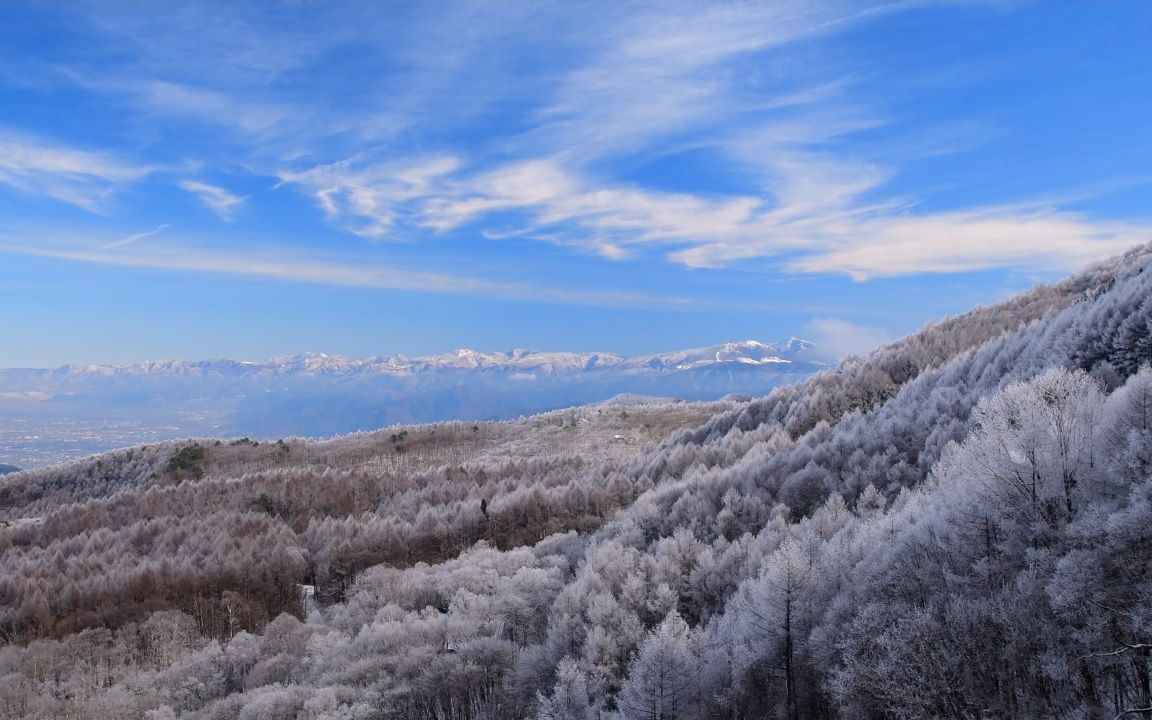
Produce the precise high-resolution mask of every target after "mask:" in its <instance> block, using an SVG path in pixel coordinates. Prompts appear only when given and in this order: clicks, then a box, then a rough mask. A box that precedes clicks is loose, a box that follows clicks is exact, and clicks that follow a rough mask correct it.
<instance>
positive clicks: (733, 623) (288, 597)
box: [0, 248, 1152, 720]
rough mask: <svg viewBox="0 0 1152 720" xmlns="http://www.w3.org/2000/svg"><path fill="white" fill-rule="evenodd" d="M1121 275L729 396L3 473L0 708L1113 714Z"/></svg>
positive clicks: (1116, 697)
mask: <svg viewBox="0 0 1152 720" xmlns="http://www.w3.org/2000/svg"><path fill="white" fill-rule="evenodd" d="M1150 261H1152V249H1150V248H1140V249H1138V250H1136V251H1134V252H1132V253H1129V254H1128V255H1126V256H1125V257H1123V258H1119V259H1117V260H1115V261H1112V262H1110V263H1106V264H1103V265H1101V266H1099V267H1097V268H1093V269H1091V270H1089V271H1087V272H1085V273H1082V274H1080V275H1078V276H1075V277H1073V278H1070V279H1069V280H1067V281H1065V282H1062V283H1058V284H1056V285H1052V286H1043V287H1039V288H1036V289H1034V290H1032V291H1030V292H1028V293H1025V294H1024V295H1022V296H1020V297H1017V298H1014V299H1012V300H1010V301H1008V302H1005V303H1001V304H999V305H997V306H994V307H988V308H978V309H976V310H974V311H972V312H970V313H966V314H964V315H961V316H958V317H956V318H951V319H949V320H946V321H943V322H941V323H937V324H935V325H932V326H929V327H927V328H925V329H923V330H921V331H920V332H917V333H915V334H913V335H911V336H908V337H907V338H904V339H903V340H900V341H897V342H894V343H891V344H890V345H887V346H885V347H883V348H881V349H879V350H877V351H875V352H873V353H871V354H869V355H868V356H866V357H862V358H855V359H851V360H849V361H847V362H844V363H841V364H840V365H838V366H837V367H835V368H833V369H830V370H827V371H824V372H821V373H818V374H817V375H815V376H813V377H811V378H809V379H807V380H805V381H803V382H801V383H796V384H794V385H788V386H784V387H780V388H778V389H776V390H774V391H772V392H771V393H770V394H768V395H767V396H765V397H761V398H757V399H754V400H728V401H724V402H719V403H713V404H710V405H701V404H698V403H685V402H676V403H667V404H663V403H652V402H638V403H630V402H629V399H628V398H622V399H621V400H622V401H623V402H620V403H600V404H597V405H593V406H587V407H578V408H571V409H568V410H564V411H558V412H553V413H548V414H544V415H540V416H535V417H531V418H525V419H522V420H517V421H513V422H492V423H476V424H469V423H440V424H434V425H421V426H409V427H406V428H392V429H390V430H387V431H383V432H376V433H365V434H358V435H351V436H347V437H343V438H339V439H335V440H331V441H327V442H323V443H315V442H306V441H299V440H288V441H286V442H274V443H260V444H254V443H252V442H251V441H232V442H217V441H204V440H201V441H197V442H193V441H182V442H175V441H173V442H167V443H164V444H161V445H157V446H149V447H147V448H135V449H133V450H131V451H120V452H117V453H112V454H106V455H103V456H101V457H99V458H93V459H90V460H87V461H83V462H77V463H73V464H71V465H69V466H67V467H60V468H53V469H46V470H35V471H24V472H22V473H17V474H15V475H10V476H5V477H4V478H3V479H2V480H0V490H4V491H6V492H5V494H4V498H5V501H4V503H3V505H2V506H0V518H2V519H3V520H4V521H5V522H6V523H7V527H5V528H4V529H0V571H2V572H0V631H2V633H3V634H4V635H5V636H7V637H11V638H13V639H14V640H16V641H19V642H23V641H27V640H32V639H34V638H51V637H56V636H62V637H61V639H59V640H40V641H39V642H33V643H31V644H29V645H27V646H26V647H24V646H20V645H12V646H10V647H7V648H3V649H0V701H3V702H8V703H9V705H8V706H7V707H14V708H19V709H20V710H19V712H18V713H13V714H14V716H20V717H29V718H46V717H53V716H60V715H69V716H73V717H80V718H88V717H92V718H97V717H110V716H114V717H123V718H134V719H136V720H159V719H161V718H172V717H181V718H187V719H189V720H191V719H193V718H195V719H203V720H208V719H209V718H212V719H215V718H221V719H223V718H230V719H236V720H240V719H244V720H248V719H249V718H261V719H266V720H299V719H301V718H307V719H308V720H313V719H315V720H319V719H320V718H323V719H324V720H335V718H389V719H391V718H396V719H401V718H404V719H407V718H412V719H414V720H415V719H421V720H425V719H430V718H440V719H443V720H495V719H496V718H514V719H520V718H523V719H524V720H532V719H535V720H557V719H558V718H565V719H575V720H592V719H593V718H605V719H611V720H638V719H640V718H651V717H661V716H662V717H665V718H673V719H675V720H712V719H715V718H724V719H726V720H743V719H745V718H749V717H770V718H771V717H776V718H787V719H792V718H796V719H798V718H806V719H810V720H834V719H839V718H845V719H847V718H857V717H870V718H872V717H874V718H883V719H892V720H896V719H900V720H904V719H909V720H910V719H912V718H922V717H1021V718H1067V719H1068V720H1072V719H1073V718H1084V717H1113V716H1116V715H1117V714H1121V715H1124V714H1132V713H1127V712H1125V711H1126V710H1128V709H1133V710H1136V709H1139V708H1143V707H1147V705H1146V704H1145V703H1146V702H1147V701H1148V700H1149V697H1148V696H1149V694H1150V692H1152V689H1150V688H1149V687H1148V682H1147V678H1148V677H1149V676H1150V675H1149V672H1148V671H1149V670H1150V669H1152V668H1150V666H1149V657H1148V654H1147V653H1144V652H1142V651H1141V649H1142V648H1143V647H1144V646H1146V645H1147V643H1148V638H1147V628H1148V626H1149V620H1150V619H1152V592H1150V589H1152V569H1150V568H1149V567H1148V564H1147V562H1145V561H1146V559H1147V557H1148V534H1147V528H1148V526H1149V525H1150V524H1152V461H1150V460H1149V458H1152V453H1150V451H1149V449H1150V448H1152V371H1149V370H1146V369H1145V370H1141V367H1142V366H1146V365H1147V364H1148V363H1149V362H1152V345H1150V344H1149V341H1148V337H1149V333H1148V330H1147V328H1148V327H1150V326H1152V303H1150V302H1149V300H1148V299H1149V297H1152V273H1150V272H1147V269H1148V267H1149V263H1150ZM1020 478H1027V479H1029V482H1028V483H1025V484H1020V483H1018V482H1017V481H1018V480H1019V479H1020ZM60 558H67V560H66V561H61V560H60ZM297 583H306V584H308V585H309V586H314V587H315V588H316V593H317V597H319V598H320V604H319V606H313V605H309V604H308V603H306V602H305V601H304V600H303V599H302V596H301V595H300V594H299V593H298V591H297V588H296V584H297ZM158 610H159V612H157V611H158ZM282 612H283V613H285V614H280V615H279V616H278V617H277V613H282ZM85 628H88V630H87V631H85V632H78V631H81V630H83V629H85ZM107 657H115V658H117V662H116V663H107V662H105V661H103V660H101V661H100V662H96V660H97V659H100V658H107ZM77 658H93V661H92V662H88V661H84V662H79V661H77Z"/></svg>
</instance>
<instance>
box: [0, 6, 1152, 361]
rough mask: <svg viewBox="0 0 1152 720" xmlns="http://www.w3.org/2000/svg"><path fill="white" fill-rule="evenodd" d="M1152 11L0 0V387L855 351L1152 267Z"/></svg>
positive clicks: (1148, 8)
mask: <svg viewBox="0 0 1152 720" xmlns="http://www.w3.org/2000/svg"><path fill="white" fill-rule="evenodd" d="M1148 37H1152V6H1150V5H1149V4H1147V3H1139V2H1130V3H1120V2H1117V3H1106V4H1097V3H1072V2H1067V3H1063V2H1061V3H992V2H981V3H962V2H949V3H876V4H870V3H864V2H852V3H845V4H839V3H835V2H823V3H810V2H804V3H795V4H793V3H788V2H774V3H756V4H751V3H750V4H740V3H714V4H705V3H695V4H689V3H676V2H672V3H643V2H629V3H607V2H579V3H572V2H569V3H555V4H549V3H539V2H533V3H528V2H523V3H512V2H484V3H450V2H435V3H393V4H389V3H363V2H353V3H347V4H333V3H323V4H321V3H285V4H272V3H196V4H187V5H180V4H176V3H156V4H145V3H126V4H117V3H115V2H93V3H90V4H86V3H39V4H21V3H4V4H0V334H2V336H3V338H4V339H3V342H0V366H52V365H58V364H62V363H65V362H112V363H126V362H134V361H139V360H145V359H160V358H207V357H233V358H265V357H271V356H275V355H282V354H293V353H297V352H304V351H313V352H329V353H340V354H346V355H353V356H374V355H387V354H393V353H407V354H427V353H435V352H443V351H447V350H450V349H452V348H455V347H461V346H470V347H476V348H479V349H483V350H499V349H509V348H512V347H530V348H536V349H544V350H549V349H565V350H608V351H616V352H621V353H626V354H634V353H642V352H654V351H661V350H670V349H675V348H680V347H688V346H695V345H704V344H710V343H715V342H721V341H725V340H735V339H745V338H757V339H764V340H771V339H782V338H785V337H788V336H789V335H799V336H808V337H812V338H814V339H816V340H817V341H818V342H823V343H825V344H826V345H828V346H829V347H834V348H835V349H836V350H837V351H850V350H855V349H861V348H864V347H867V346H868V345H870V344H874V343H875V342H878V341H879V340H880V339H883V338H885V337H895V336H898V335H900V334H903V333H906V332H908V331H910V330H913V329H915V328H917V327H919V326H920V325H922V324H924V323H925V322H929V321H931V320H935V319H938V318H940V317H942V316H944V315H948V314H955V313H959V312H963V311H964V310H966V309H969V308H971V307H973V306H974V305H977V304H982V303H991V302H995V301H997V300H1000V299H1003V298H1005V297H1007V296H1009V295H1011V294H1013V293H1015V292H1018V291H1020V290H1022V289H1024V288H1027V287H1029V286H1030V285H1032V284H1034V283H1036V282H1042V281H1049V280H1053V279H1056V278H1059V277H1061V276H1062V275H1064V274H1067V273H1068V272H1071V271H1073V270H1075V269H1077V268H1080V267H1083V266H1084V265H1086V264H1088V263H1090V262H1092V261H1094V260H1097V259H1101V258H1105V257H1108V256H1110V255H1114V254H1116V253H1118V252H1121V251H1123V250H1124V249H1126V248H1128V247H1130V246H1132V245H1134V244H1136V243H1140V242H1147V241H1150V240H1152V212H1150V210H1149V203H1148V199H1149V192H1150V190H1152V162H1150V161H1152V133H1150V132H1149V131H1148V118H1149V117H1152V85H1150V83H1149V80H1148V77H1147V71H1148V68H1149V67H1152V44H1149V43H1148V41H1147V38H1148Z"/></svg>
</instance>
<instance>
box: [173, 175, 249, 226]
mask: <svg viewBox="0 0 1152 720" xmlns="http://www.w3.org/2000/svg"><path fill="white" fill-rule="evenodd" d="M180 187H181V189H183V190H186V191H187V192H190V193H192V194H193V195H195V196H197V197H199V198H200V201H201V202H203V203H204V204H205V205H207V206H208V207H209V208H211V209H212V212H214V213H216V214H217V215H219V216H220V219H221V220H225V221H231V220H232V219H233V218H234V217H235V215H236V211H237V210H239V209H240V206H241V205H243V204H244V201H245V200H247V199H248V197H247V196H241V195H236V194H235V193H232V192H230V191H228V190H225V189H224V188H222V187H219V186H217V185H209V184H208V183H205V182H199V181H197V180H182V181H180Z"/></svg>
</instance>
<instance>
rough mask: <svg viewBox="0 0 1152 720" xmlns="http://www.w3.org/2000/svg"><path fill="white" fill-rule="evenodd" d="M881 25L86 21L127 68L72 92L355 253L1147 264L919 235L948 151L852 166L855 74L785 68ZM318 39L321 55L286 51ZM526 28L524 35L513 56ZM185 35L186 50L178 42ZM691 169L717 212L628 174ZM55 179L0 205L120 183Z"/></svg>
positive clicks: (236, 12) (614, 17) (522, 13)
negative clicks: (926, 165) (715, 178)
mask: <svg viewBox="0 0 1152 720" xmlns="http://www.w3.org/2000/svg"><path fill="white" fill-rule="evenodd" d="M905 6H906V4H904V3H887V2H876V3H858V2H846V3H840V2H828V3H805V2H795V3H793V2H776V3H759V4H757V3H750V4H693V5H683V6H677V8H676V11H675V12H668V9H667V8H666V7H665V6H663V5H661V4H649V3H628V4H618V5H612V6H608V5H597V6H595V7H594V8H589V7H587V6H583V5H581V4H563V5H548V6H546V7H542V8H532V9H525V8H517V9H510V8H505V9H504V11H502V12H501V13H494V12H491V11H490V10H489V9H488V8H487V7H486V6H485V5H484V4H479V3H477V4H469V3H459V4H455V5H453V6H452V8H451V9H439V10H437V11H436V12H437V13H438V14H437V17H436V19H437V21H438V22H436V23H430V22H423V21H422V20H427V18H424V17H422V16H421V15H420V13H422V12H425V10H423V9H421V8H417V7H415V6H413V7H410V8H406V9H405V10H404V11H400V10H397V11H396V12H397V13H399V14H400V15H401V16H403V17H402V18H401V19H400V20H399V21H398V22H396V23H390V24H388V27H387V28H384V27H382V24H381V23H371V22H357V20H362V19H363V18H362V17H361V16H362V15H371V14H372V10H371V9H370V8H367V7H365V8H357V7H356V6H354V5H353V6H341V7H340V8H334V9H325V8H322V7H319V6H315V7H308V8H303V9H300V10H299V12H300V13H301V14H300V15H298V16H295V17H294V20H293V21H292V22H283V23H282V22H279V21H273V22H270V23H268V25H269V27H267V28H262V31H261V32H259V33H255V32H253V27H254V23H256V22H266V21H268V18H267V16H266V15H263V14H260V13H250V12H249V11H248V10H247V9H245V8H244V7H236V8H228V9H226V10H221V11H220V12H219V13H217V10H218V9H215V8H214V9H213V11H212V13H211V16H209V15H207V14H206V13H205V12H204V11H203V10H201V9H198V8H197V7H195V6H194V5H193V6H181V8H180V9H179V11H178V13H179V14H180V15H181V24H171V23H169V24H164V27H162V28H159V29H157V28H156V27H155V23H151V22H150V21H149V20H148V18H146V17H131V18H123V17H119V16H120V15H122V13H117V14H116V16H115V17H113V16H112V14H110V13H107V12H104V11H102V10H100V9H99V8H95V9H92V10H91V11H90V12H91V13H92V14H94V15H96V16H97V20H98V22H97V25H98V26H99V27H100V28H102V29H104V30H106V31H107V33H108V37H111V38H113V39H114V40H115V41H116V42H118V43H121V42H122V43H127V44H128V45H130V46H131V47H132V48H133V52H135V53H136V56H137V62H134V63H132V64H130V65H129V66H128V67H127V68H123V69H121V75H120V76H117V77H113V75H116V74H115V73H102V74H101V77H100V78H99V79H93V78H91V77H89V76H87V75H84V74H82V73H74V81H75V82H77V83H79V84H81V85H84V86H85V87H88V88H91V89H93V90H94V91H99V92H106V93H110V94H114V95H115V94H119V95H121V96H125V97H128V98H130V103H132V104H134V107H135V108H136V109H137V110H140V109H143V111H144V113H145V114H146V115H149V116H152V115H163V116H164V117H165V118H177V119H184V120H188V121H193V122H200V123H210V124H213V125H216V126H219V127H224V128H227V129H231V130H232V131H234V134H235V136H236V137H237V138H239V139H240V140H239V141H238V142H237V143H236V145H235V147H237V148H243V149H242V150H240V151H239V152H241V153H242V154H243V155H244V156H243V157H242V158H239V159H238V161H239V162H240V163H241V164H242V165H243V167H245V168H248V169H250V170H251V171H252V172H254V173H256V174H264V175H271V176H276V177H278V178H279V179H280V180H281V184H282V186H284V187H289V188H293V189H295V190H296V191H299V192H302V193H304V194H305V195H306V197H308V198H309V200H310V201H311V202H313V203H315V205H316V206H317V207H318V208H319V209H320V211H321V212H322V213H323V214H324V216H325V217H326V218H327V219H328V220H329V221H330V222H331V223H332V224H333V225H335V226H338V227H340V228H342V229H345V230H347V231H350V232H352V233H355V234H357V235H360V236H362V237H365V238H368V239H372V240H381V239H404V240H415V239H419V238H422V237H426V236H428V235H430V234H431V235H435V234H449V233H453V232H459V231H463V230H467V231H470V232H474V233H475V234H477V235H481V236H485V237H488V238H494V239H496V238H506V237H517V238H521V239H524V240H529V241H537V242H544V243H551V244H556V245H562V246H564V247H567V248H574V249H577V250H579V251H582V252H586V253H590V254H594V255H598V256H600V257H604V258H606V259H610V260H615V261H625V260H629V259H636V258H645V257H648V256H656V257H663V258H665V259H666V260H667V261H669V262H672V263H676V264H679V265H683V266H688V267H692V268H722V267H727V266H733V265H753V264H754V265H756V266H757V267H764V266H772V267H776V268H781V269H784V270H786V271H789V272H793V273H839V274H847V275H850V276H851V277H854V278H857V279H867V278H872V277H881V276H895V275H907V274H917V273H952V272H963V271H969V270H978V269H986V268H1000V267H1011V268H1017V269H1024V270H1055V269H1060V270H1064V269H1069V268H1074V267H1076V266H1079V265H1081V264H1083V263H1085V262H1087V261H1090V260H1092V259H1095V258H1099V257H1101V256H1104V255H1108V254H1111V253H1114V252H1117V251H1119V250H1122V249H1124V248H1125V247H1127V246H1129V245H1131V244H1135V243H1137V242H1145V241H1148V240H1152V225H1149V224H1145V223H1141V222H1119V221H1113V220H1100V219H1097V218H1094V217H1092V216H1090V215H1088V214H1084V213H1077V212H1075V211H1073V210H1070V209H1068V207H1069V205H1068V204H1067V203H1053V204H1051V205H1049V206H1046V207H1040V208H1036V207H1025V206H1022V205H1018V204H1017V205H1001V206H996V207H986V206H972V207H953V208H952V209H950V210H947V211H940V210H927V209H925V208H926V207H927V205H926V204H924V203H922V202H921V199H920V198H919V197H911V196H909V195H908V194H907V192H894V191H893V190H891V187H892V185H893V182H892V181H893V180H894V179H896V178H898V177H899V176H900V173H901V170H902V162H905V161H906V160H907V158H908V157H911V156H913V155H916V156H923V155H926V154H937V153H940V152H947V148H941V147H938V145H939V144H943V145H950V143H953V142H954V143H956V144H958V145H964V144H965V143H971V142H973V141H972V140H971V138H972V137H973V135H974V133H972V132H968V128H966V129H965V132H964V133H962V134H958V135H957V137H956V139H955V140H954V141H949V142H943V141H939V142H936V141H934V142H932V143H926V141H925V137H926V136H928V135H931V134H932V133H931V132H930V130H923V131H921V137H918V138H913V139H910V140H909V141H908V147H907V148H905V150H904V156H903V157H902V156H901V153H900V152H892V149H893V147H894V146H898V145H899V141H898V140H892V139H891V138H888V139H887V140H885V146H884V149H883V152H871V153H870V152H868V146H867V145H866V144H864V143H859V144H855V143H852V142H851V141H852V140H854V139H857V138H859V137H860V135H861V134H862V131H868V130H877V129H884V128H888V127H890V126H891V125H893V124H894V118H892V117H890V116H889V114H888V113H889V112H890V109H889V108H886V107H885V106H884V105H883V99H882V98H877V97H872V96H869V95H866V94H865V93H862V92H859V91H858V90H859V88H858V87H857V85H858V83H860V82H861V78H860V77H859V76H858V75H857V74H856V73H858V72H864V71H862V70H859V69H855V68H851V67H844V66H841V65H838V64H836V63H835V62H834V61H827V60H823V61H822V60H821V58H823V57H824V55H822V54H821V53H820V52H818V51H815V50H813V48H812V46H811V45H805V43H808V42H809V41H811V40H813V39H818V38H826V37H827V36H829V35H831V34H833V33H836V32H840V31H841V30H843V29H846V28H850V27H853V26H854V25H856V24H859V23H862V22H865V21H868V20H870V19H872V18H874V17H877V16H879V15H882V14H884V13H890V12H897V11H899V10H900V9H901V8H903V7H905ZM326 13H329V14H326ZM217 15H219V17H217ZM337 19H338V20H339V22H335V20H337ZM321 22H322V23H323V24H324V25H325V26H326V27H332V28H333V32H332V33H330V34H327V33H326V34H323V36H320V35H319V34H316V33H310V32H307V31H306V30H307V28H308V26H309V25H310V24H311V25H315V24H320V23H321ZM526 23H532V24H533V25H532V26H533V27H534V28H537V29H540V30H541V32H539V33H533V34H527V33H518V32H517V28H520V27H524V26H526V25H525V24H526ZM185 26H194V27H198V28H202V29H203V30H204V32H203V33H198V34H196V36H195V38H194V39H193V38H192V37H191V36H186V34H185V33H183V30H182V28H183V27H185ZM565 27H567V28H568V29H567V30H565V29H563V28H565ZM173 28H180V30H174V29H173ZM381 33H383V35H381ZM193 44H196V45H197V47H193V46H192V45H193ZM199 44H207V45H208V46H209V47H211V48H212V49H213V52H211V53H205V52H200V50H202V48H200V47H198V45H199ZM349 49H355V50H356V52H355V53H349V52H348V51H349ZM542 49H543V50H547V51H548V52H540V51H541V50H542ZM334 57H340V58H344V59H343V60H342V62H346V63H358V62H362V63H364V64H365V67H367V66H369V65H371V66H373V67H377V66H378V67H379V73H378V74H374V75H372V76H371V78H372V79H371V80H369V81H363V82H362V81H360V80H358V81H357V83H358V84H357V86H356V87H355V88H350V87H348V86H347V85H343V86H341V87H339V88H338V94H339V97H340V98H341V102H340V103H337V104H332V103H328V102H324V100H325V99H327V98H328V93H330V92H335V91H334V90H332V89H331V88H330V86H331V85H332V84H333V83H337V82H339V81H340V80H341V78H340V77H337V76H330V75H329V74H328V73H326V72H320V70H322V69H323V68H324V66H323V65H322V64H318V62H319V61H318V59H321V58H334ZM189 58H197V59H196V60H195V61H191V65H189V63H190V60H189ZM525 58H530V59H531V60H532V62H533V63H537V64H534V65H532V67H534V68H536V69H535V70H534V71H533V72H528V73H526V72H524V68H525V67H526V66H527V65H526V63H525ZM357 67H359V66H357ZM341 69H343V66H341ZM343 76H344V77H345V78H346V77H353V76H355V77H357V78H362V77H369V76H368V75H366V74H363V73H360V74H357V73H343ZM507 107H512V108H515V110H514V111H511V113H510V115H511V117H510V118H507V119H508V120H509V122H508V123H507V126H506V127H505V126H504V125H503V124H502V123H503V122H504V120H505V119H506V118H505V116H504V115H499V113H498V112H497V113H496V117H495V119H494V117H485V119H484V122H482V123H478V124H474V122H473V121H474V120H475V118H476V117H477V116H481V115H483V113H485V112H495V111H493V108H496V110H497V111H499V110H501V109H502V108H507ZM326 108H332V109H326ZM957 122H959V121H957ZM945 135H946V134H945ZM975 135H980V133H975ZM254 137H255V138H258V139H259V142H251V140H252V138H254ZM461 138H464V139H461ZM368 145H370V146H371V147H370V149H367V150H366V149H365V146H368ZM929 146H931V147H929ZM4 147H5V146H4V145H3V138H2V136H0V151H3V150H4ZM847 148H851V151H849V150H848V149H847ZM969 149H970V148H969ZM689 150H690V151H694V152H699V153H703V154H706V155H708V156H709V157H710V158H713V159H714V160H715V161H716V162H718V163H721V162H722V163H725V164H726V165H725V167H726V170H727V171H728V172H729V175H730V176H739V178H740V179H741V183H739V185H740V189H738V190H732V189H729V190H727V191H725V192H704V191H700V190H699V189H698V188H688V189H684V190H681V191H679V192H674V191H671V190H669V189H667V186H666V185H660V186H658V185H657V184H656V183H654V182H652V181H651V178H649V177H646V176H645V175H644V174H643V173H632V172H630V170H633V169H635V168H636V167H642V166H644V164H645V163H648V162H652V161H658V160H660V159H661V158H666V157H669V156H672V155H675V154H676V153H678V152H683V151H689ZM72 160H73V161H74V162H73V163H72V165H73V167H75V168H81V167H85V166H87V167H89V168H90V169H92V171H91V172H85V171H84V170H76V171H73V172H68V171H64V170H50V169H44V168H41V169H40V170H38V171H35V172H33V171H27V172H24V171H21V170H20V169H19V168H18V167H17V168H16V169H12V168H11V167H10V166H11V165H12V163H13V161H12V160H11V159H7V160H6V159H5V158H0V182H3V183H7V184H9V185H13V186H15V187H20V188H21V189H23V190H25V191H28V192H40V193H41V194H46V195H51V196H53V197H57V198H58V199H65V200H66V201H68V202H72V203H74V204H78V205H81V206H83V207H88V208H89V209H93V208H97V207H99V206H100V203H101V199H102V197H103V196H102V193H107V192H110V191H111V189H112V188H114V187H115V186H117V185H118V184H121V183H123V182H127V181H129V180H131V179H132V178H133V177H134V176H133V175H132V172H133V171H136V172H142V170H140V169H138V168H133V167H131V166H128V167H117V166H116V164H115V163H112V162H111V161H110V160H109V158H107V157H86V158H82V157H73V158H72ZM80 160H88V161H90V162H88V163H85V162H80ZM97 161H99V162H97ZM31 164H33V165H35V164H36V163H35V162H33V163H31ZM41 164H43V161H41ZM64 164H65V165H67V164H68V163H64ZM137 176H138V175H137ZM181 187H184V188H185V189H186V190H188V191H189V192H193V193H195V194H197V195H198V196H200V197H201V199H202V200H203V201H204V202H205V203H206V204H207V205H208V206H209V207H211V208H213V210H214V211H215V212H217V213H218V214H219V215H220V216H221V217H222V218H224V219H226V220H227V219H230V218H231V217H232V216H233V214H234V213H235V211H236V210H237V208H239V207H240V205H241V202H242V201H243V198H241V197H239V196H237V195H235V194H233V193H231V192H229V191H227V190H225V189H223V188H218V187H215V186H212V185H208V184H205V183H196V182H192V181H186V182H184V183H182V184H181Z"/></svg>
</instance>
